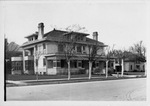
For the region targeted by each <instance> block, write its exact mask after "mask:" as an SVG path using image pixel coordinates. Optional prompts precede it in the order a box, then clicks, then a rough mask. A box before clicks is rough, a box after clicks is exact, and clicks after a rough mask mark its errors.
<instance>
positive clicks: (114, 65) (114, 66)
mask: <svg viewBox="0 0 150 106" xmlns="http://www.w3.org/2000/svg"><path fill="white" fill-rule="evenodd" d="M115 63H116V62H115V59H114V62H113V68H114V70H116V64H115Z"/></svg>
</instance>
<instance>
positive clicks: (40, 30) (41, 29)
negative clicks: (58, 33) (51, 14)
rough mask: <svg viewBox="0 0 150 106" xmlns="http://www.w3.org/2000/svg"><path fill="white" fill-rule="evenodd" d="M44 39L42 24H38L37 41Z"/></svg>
mask: <svg viewBox="0 0 150 106" xmlns="http://www.w3.org/2000/svg"><path fill="white" fill-rule="evenodd" d="M43 37H44V23H39V24H38V39H42V38H43Z"/></svg>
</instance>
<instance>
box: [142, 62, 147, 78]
mask: <svg viewBox="0 0 150 106" xmlns="http://www.w3.org/2000/svg"><path fill="white" fill-rule="evenodd" d="M144 68H145V69H143V70H145V76H147V68H146V63H144Z"/></svg>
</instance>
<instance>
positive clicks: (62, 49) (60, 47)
mask: <svg viewBox="0 0 150 106" xmlns="http://www.w3.org/2000/svg"><path fill="white" fill-rule="evenodd" d="M63 51H64V47H63V45H62V44H59V45H58V52H63Z"/></svg>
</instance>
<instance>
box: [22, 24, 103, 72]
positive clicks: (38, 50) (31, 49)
mask: <svg viewBox="0 0 150 106" xmlns="http://www.w3.org/2000/svg"><path fill="white" fill-rule="evenodd" d="M88 35H89V34H86V33H80V32H68V31H62V30H56V29H54V30H52V31H50V32H48V33H45V34H44V24H43V23H39V24H38V32H36V33H34V34H32V35H29V36H26V37H25V38H27V39H28V41H27V42H25V43H24V44H23V45H22V46H21V47H22V48H23V73H28V74H36V73H38V74H40V75H45V74H46V75H58V74H67V72H68V71H67V67H68V64H67V62H66V60H67V58H68V57H67V56H70V57H69V58H70V60H71V61H70V66H71V74H80V73H81V74H88V69H89V63H88V62H89V54H90V50H91V48H90V47H92V45H95V44H97V45H98V46H99V50H98V51H97V57H96V60H95V61H94V62H93V68H94V69H96V68H99V69H101V70H103V69H104V68H105V67H104V66H105V59H103V58H101V57H102V55H101V54H103V52H104V47H106V45H104V43H102V42H99V41H98V33H97V32H94V33H93V39H90V38H88V37H87V36H88ZM72 46H73V47H72ZM69 47H72V48H70V49H73V50H71V51H70V52H72V55H70V54H69V52H65V51H66V49H67V48H69ZM26 52H27V53H26Z"/></svg>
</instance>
